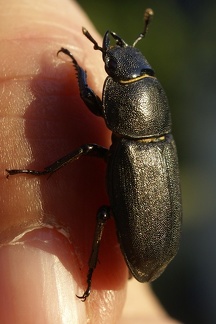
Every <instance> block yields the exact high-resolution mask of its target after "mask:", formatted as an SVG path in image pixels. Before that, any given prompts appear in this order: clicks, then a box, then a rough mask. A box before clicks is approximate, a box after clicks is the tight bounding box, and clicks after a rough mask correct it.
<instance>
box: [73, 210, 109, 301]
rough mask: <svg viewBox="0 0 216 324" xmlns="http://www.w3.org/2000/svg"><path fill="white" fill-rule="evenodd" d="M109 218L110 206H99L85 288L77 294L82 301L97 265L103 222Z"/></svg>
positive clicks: (87, 293)
mask: <svg viewBox="0 0 216 324" xmlns="http://www.w3.org/2000/svg"><path fill="white" fill-rule="evenodd" d="M109 218H110V207H108V206H102V207H100V208H99V210H98V212H97V220H96V228H95V233H94V240H93V243H92V250H91V255H90V258H89V262H88V266H89V269H88V274H87V280H86V282H87V288H86V290H85V292H84V293H83V295H82V296H77V295H76V296H77V297H78V298H79V299H81V300H82V301H83V302H84V301H85V300H86V298H87V297H88V296H89V295H90V292H91V281H92V275H93V272H94V270H95V268H96V266H97V261H98V252H99V248H100V242H101V238H102V234H103V230H104V227H105V224H106V222H107V220H108V219H109Z"/></svg>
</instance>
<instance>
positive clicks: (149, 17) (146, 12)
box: [133, 8, 154, 47]
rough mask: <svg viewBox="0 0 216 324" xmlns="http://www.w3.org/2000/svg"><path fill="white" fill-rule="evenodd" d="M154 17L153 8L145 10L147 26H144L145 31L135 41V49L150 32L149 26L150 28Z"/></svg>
mask: <svg viewBox="0 0 216 324" xmlns="http://www.w3.org/2000/svg"><path fill="white" fill-rule="evenodd" d="M153 15H154V12H153V10H152V9H151V8H148V9H146V10H145V12H144V22H145V25H144V30H143V32H142V33H141V34H139V36H138V38H137V39H136V40H135V42H134V43H133V47H135V45H136V44H137V43H138V42H139V41H140V40H141V39H142V38H143V37H145V35H146V33H147V31H148V26H149V23H150V21H151V18H152V16H153Z"/></svg>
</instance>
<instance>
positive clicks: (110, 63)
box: [106, 57, 117, 72]
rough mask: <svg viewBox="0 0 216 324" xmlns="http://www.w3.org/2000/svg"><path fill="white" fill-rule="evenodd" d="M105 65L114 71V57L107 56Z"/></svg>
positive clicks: (115, 64) (115, 63)
mask: <svg viewBox="0 0 216 324" xmlns="http://www.w3.org/2000/svg"><path fill="white" fill-rule="evenodd" d="M106 66H107V68H108V70H109V71H113V72H114V71H115V70H116V68H117V62H116V60H115V59H114V58H110V57H109V58H108V59H107V61H106Z"/></svg>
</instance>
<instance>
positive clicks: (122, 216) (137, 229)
mask: <svg viewBox="0 0 216 324" xmlns="http://www.w3.org/2000/svg"><path fill="white" fill-rule="evenodd" d="M111 150H112V154H111V158H110V160H109V161H108V174H107V176H108V192H109V196H110V204H111V209H112V212H113V216H114V218H115V222H116V226H117V233H118V236H119V242H120V245H121V249H122V252H123V254H124V257H125V260H126V262H127V265H128V267H129V269H130V271H131V273H132V274H133V276H134V277H135V278H136V279H137V280H138V281H141V282H144V281H152V280H154V279H156V278H157V277H158V276H159V275H160V274H161V272H163V270H164V269H165V267H166V266H167V264H168V263H169V262H170V261H171V260H172V258H173V257H174V256H175V254H176V252H177V249H178V246H179V239H180V228H181V217H182V215H181V198H180V197H181V195H180V185H179V174H178V162H177V154H176V148H175V143H174V140H173V138H172V136H171V135H167V136H166V137H164V139H161V140H158V141H157V140H156V141H155V142H154V141H152V142H148V143H146V142H145V141H142V140H139V141H133V140H128V139H120V140H117V141H116V142H114V145H113V147H112V148H111ZM134 192H135V193H136V194H134Z"/></svg>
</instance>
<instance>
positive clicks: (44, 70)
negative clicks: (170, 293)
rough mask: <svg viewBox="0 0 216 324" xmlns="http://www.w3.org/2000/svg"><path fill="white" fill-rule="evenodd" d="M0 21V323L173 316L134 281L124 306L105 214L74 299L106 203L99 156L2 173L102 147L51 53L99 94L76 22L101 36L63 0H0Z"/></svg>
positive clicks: (123, 276)
mask: <svg viewBox="0 0 216 324" xmlns="http://www.w3.org/2000/svg"><path fill="white" fill-rule="evenodd" d="M0 22H1V28H0V44H1V46H0V48H1V50H0V78H1V83H0V103H1V105H0V107H1V108H0V109H1V110H0V111H1V118H0V126H1V127H0V130H1V136H0V151H1V155H0V156H1V162H0V163H1V164H0V172H1V173H0V176H1V186H0V190H1V192H0V205H1V210H0V213H1V215H0V233H1V235H0V243H1V248H0V291H1V294H0V322H4V323H52V324H53V323H86V321H87V320H88V319H89V322H88V323H94V324H95V323H100V324H101V323H108V324H112V323H121V324H129V323H153V322H154V323H158V324H162V323H164V324H165V323H167V324H168V323H169V324H171V323H173V324H174V323H177V322H176V321H175V320H172V319H171V318H169V317H168V315H167V313H166V312H165V311H164V310H163V309H162V307H161V306H160V304H159V302H158V301H157V299H156V298H155V297H154V295H153V293H152V291H151V289H150V288H149V286H147V285H141V284H138V283H136V281H135V280H132V281H131V282H130V283H129V293H128V297H127V302H126V306H125V308H124V310H123V307H124V303H125V298H126V288H127V283H128V271H127V267H126V265H125V262H124V259H123V257H122V254H121V251H120V249H119V246H118V243H117V239H116V234H115V226H114V221H113V220H111V221H110V222H109V224H108V225H107V228H106V230H105V233H104V240H103V243H102V246H101V251H100V256H99V259H100V262H99V264H98V267H97V269H96V271H95V273H94V276H93V286H92V294H91V295H90V297H89V298H88V299H87V301H86V302H85V303H83V302H81V301H80V300H79V299H78V298H77V297H76V296H75V295H76V294H78V295H81V294H82V293H83V289H85V286H86V283H85V280H86V272H87V262H88V256H89V253H90V250H91V241H92V236H93V231H94V224H95V215H96V212H97V209H98V208H99V207H100V206H101V205H102V204H104V203H108V198H107V196H106V190H105V163H104V161H102V160H101V161H100V160H99V161H97V159H94V158H86V159H82V161H79V162H75V163H74V165H69V166H67V167H65V168H63V169H62V170H60V171H58V172H57V173H56V174H54V175H52V177H50V178H49V179H48V180H47V177H46V176H45V177H40V178H37V177H31V176H24V175H21V176H20V175H17V176H11V177H10V178H9V179H6V172H5V171H4V170H5V169H6V168H27V167H30V168H36V169H42V168H43V167H44V166H46V165H48V164H50V163H52V162H53V161H55V160H56V159H58V158H59V157H61V156H62V155H64V154H66V153H68V152H70V151H72V150H73V149H74V148H76V147H78V146H79V145H81V144H84V143H89V142H90V143H92V142H93V143H94V142H95V143H98V144H100V145H104V146H106V147H109V145H110V132H109V131H108V130H107V128H106V127H105V124H104V122H103V120H102V119H100V118H97V117H95V116H94V115H93V114H91V113H90V112H89V111H88V110H87V108H86V107H85V105H84V104H83V103H82V101H81V99H80V97H79V91H78V87H77V80H76V76H75V72H74V68H73V66H72V64H71V63H70V60H69V59H68V58H67V57H65V56H64V55H63V54H60V55H59V57H57V56H56V53H57V51H58V50H59V49H60V48H61V47H62V46H63V47H66V48H68V49H69V50H70V51H71V52H72V53H73V55H74V56H75V57H76V59H77V60H78V62H79V64H80V65H81V66H82V67H83V68H84V69H86V70H87V71H88V82H89V85H90V86H91V87H92V88H93V89H94V91H95V92H96V93H97V94H98V95H99V96H100V94H101V91H102V85H103V82H104V78H105V76H106V75H105V72H104V69H103V62H102V59H101V53H98V52H96V51H94V50H93V48H92V44H91V43H90V42H89V41H88V40H87V39H86V38H85V37H84V36H83V35H82V33H81V27H82V26H85V27H86V28H87V29H88V30H89V31H90V32H91V34H92V35H93V36H94V37H95V38H96V40H97V41H98V42H99V43H100V42H101V38H100V36H99V35H98V33H97V32H96V30H95V29H94V27H93V25H92V24H91V23H90V21H89V20H88V18H87V16H85V14H84V13H83V12H82V11H81V9H80V8H79V7H78V6H77V4H76V3H74V2H69V1H67V0H62V1H57V0H43V1H41V0H39V1H37V2H35V3H34V2H33V1H29V2H26V1H23V0H21V1H19V2H17V1H16V0H10V1H7V2H6V1H1V11H0ZM109 27H110V26H108V28H109ZM123 36H125V37H124V38H126V35H123ZM23 233H27V234H25V236H22V234H23ZM19 235H21V236H20V237H19ZM130 299H131V300H130ZM122 310H123V314H122Z"/></svg>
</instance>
